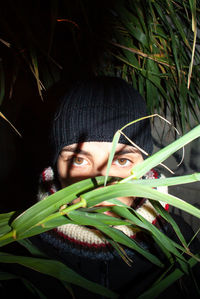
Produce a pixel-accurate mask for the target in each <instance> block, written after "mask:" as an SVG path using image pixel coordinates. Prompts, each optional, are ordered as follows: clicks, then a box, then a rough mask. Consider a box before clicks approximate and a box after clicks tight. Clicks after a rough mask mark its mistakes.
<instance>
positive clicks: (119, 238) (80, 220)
mask: <svg viewBox="0 0 200 299" xmlns="http://www.w3.org/2000/svg"><path fill="white" fill-rule="evenodd" d="M68 216H69V217H70V218H71V219H72V220H73V221H74V222H76V223H77V224H79V225H91V226H94V227H96V228H97V229H98V230H100V231H102V232H103V233H104V234H106V235H107V236H109V238H112V239H113V240H114V241H115V242H118V243H120V244H123V245H125V246H127V247H129V248H132V249H134V250H136V251H137V252H139V253H140V254H141V255H143V256H144V257H145V258H147V259H148V260H149V261H151V262H152V263H153V264H155V265H157V266H159V267H162V266H163V264H162V263H161V262H160V260H159V259H158V258H157V257H156V256H154V255H153V254H151V253H150V252H148V251H147V250H144V249H143V248H142V247H141V246H140V245H139V244H138V243H137V242H135V241H134V240H133V239H131V238H129V237H128V236H126V235H125V234H124V233H122V232H121V231H120V230H118V229H115V228H113V227H110V226H108V225H106V224H104V223H103V222H101V221H97V220H95V219H90V218H89V217H88V218H86V217H84V216H83V215H82V214H81V213H80V212H78V211H72V212H70V213H69V214H68Z"/></svg>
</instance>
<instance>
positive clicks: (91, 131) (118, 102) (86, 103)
mask: <svg viewBox="0 0 200 299" xmlns="http://www.w3.org/2000/svg"><path fill="white" fill-rule="evenodd" d="M143 116H146V105H145V101H144V99H143V98H142V96H141V95H140V94H139V93H138V92H137V91H136V90H135V89H134V88H133V87H132V86H131V85H129V84H128V83H127V82H126V81H124V80H122V79H121V78H117V77H95V78H92V79H89V80H85V81H81V82H78V83H77V84H76V85H74V86H73V88H72V89H70V91H69V92H67V93H66V94H65V96H64V97H63V98H62V99H61V103H60V105H59V107H58V110H57V112H56V114H55V117H54V120H53V124H52V129H51V145H52V162H53V165H55V163H56V161H57V159H58V155H59V153H60V151H61V150H62V148H63V147H64V146H66V145H70V144H73V143H79V142H86V141H99V142H102V141H104V142H112V139H113V136H114V134H115V132H116V131H117V130H118V129H120V128H121V127H123V126H124V125H126V124H127V123H129V122H131V121H133V120H136V119H138V118H141V117H143ZM123 132H124V133H125V134H126V135H127V136H128V137H129V138H130V139H131V140H133V142H134V143H136V144H137V145H138V146H139V147H141V148H142V149H144V150H145V151H146V152H148V153H149V154H151V153H152V149H153V142H152V137H151V129H150V122H149V119H147V120H142V121H139V122H137V123H135V124H133V125H131V126H128V127H127V128H126V129H125V130H124V131H123ZM119 143H123V144H129V145H130V142H129V141H128V140H127V139H126V138H125V137H124V136H121V137H120V140H119Z"/></svg>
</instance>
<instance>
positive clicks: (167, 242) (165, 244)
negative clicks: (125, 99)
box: [113, 206, 186, 270]
mask: <svg viewBox="0 0 200 299" xmlns="http://www.w3.org/2000/svg"><path fill="white" fill-rule="evenodd" d="M129 209H131V208H129ZM113 211H114V212H116V213H117V214H118V215H120V216H122V217H125V218H126V219H129V220H130V221H131V222H132V223H133V224H137V225H139V226H140V222H141V223H142V226H141V227H145V230H146V231H148V232H149V233H150V234H151V235H152V236H153V238H154V239H155V240H156V242H157V243H159V244H160V243H162V249H163V248H164V252H165V253H167V254H168V252H171V253H172V254H173V255H175V256H177V257H178V258H179V259H180V263H181V264H182V263H185V259H184V258H183V257H182V255H181V254H180V253H179V251H178V250H177V249H176V247H178V248H179V249H181V246H179V245H178V244H177V246H175V245H176V244H175V242H172V241H171V239H170V238H169V237H167V236H166V235H165V234H164V233H162V232H161V231H160V230H159V229H157V228H156V227H155V226H154V225H153V224H151V223H150V222H149V221H148V220H146V219H145V218H144V217H142V216H141V215H140V214H139V213H137V212H136V211H135V210H133V209H131V211H132V213H133V214H132V213H131V212H130V211H129V210H128V209H127V208H120V207H117V206H116V207H113ZM136 217H138V220H137V219H136ZM183 251H184V248H183ZM167 254H166V255H167ZM168 255H169V254H168ZM184 266H185V265H184V264H183V267H184ZM184 269H185V270H186V268H185V267H184Z"/></svg>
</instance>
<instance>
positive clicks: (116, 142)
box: [104, 131, 120, 186]
mask: <svg viewBox="0 0 200 299" xmlns="http://www.w3.org/2000/svg"><path fill="white" fill-rule="evenodd" d="M119 138H120V132H119V131H117V132H116V133H115V135H114V137H113V140H112V148H111V151H110V155H109V159H108V163H107V168H106V175H105V181H104V186H105V185H106V183H107V180H108V176H109V171H110V167H111V164H112V161H113V158H114V155H115V150H116V146H117V144H118V141H119Z"/></svg>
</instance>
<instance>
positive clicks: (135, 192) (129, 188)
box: [81, 183, 200, 218]
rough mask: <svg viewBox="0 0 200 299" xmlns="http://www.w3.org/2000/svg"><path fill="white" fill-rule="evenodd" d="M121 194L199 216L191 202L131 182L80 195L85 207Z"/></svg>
mask: <svg viewBox="0 0 200 299" xmlns="http://www.w3.org/2000/svg"><path fill="white" fill-rule="evenodd" d="M121 196H124V197H126V196H128V197H129V196H131V197H132V196H134V197H142V198H149V199H153V200H156V201H163V202H166V203H168V204H170V205H172V206H174V207H177V208H179V209H181V210H183V211H186V212H187V213H189V214H191V215H194V216H196V217H198V218H200V210H199V209H198V208H196V207H194V206H192V205H191V204H189V203H187V202H185V201H183V200H181V199H180V198H178V197H175V196H173V195H170V194H165V193H162V192H160V191H158V190H155V189H152V188H150V187H147V186H142V185H138V186H137V188H136V187H135V186H134V185H133V184H129V183H124V184H115V185H111V186H107V187H104V188H103V189H95V190H93V191H91V192H87V193H85V194H84V195H82V196H81V197H83V198H84V199H85V200H86V202H87V207H91V206H94V205H96V204H98V203H100V202H101V201H103V200H104V201H106V200H109V199H112V198H117V197H121Z"/></svg>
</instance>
